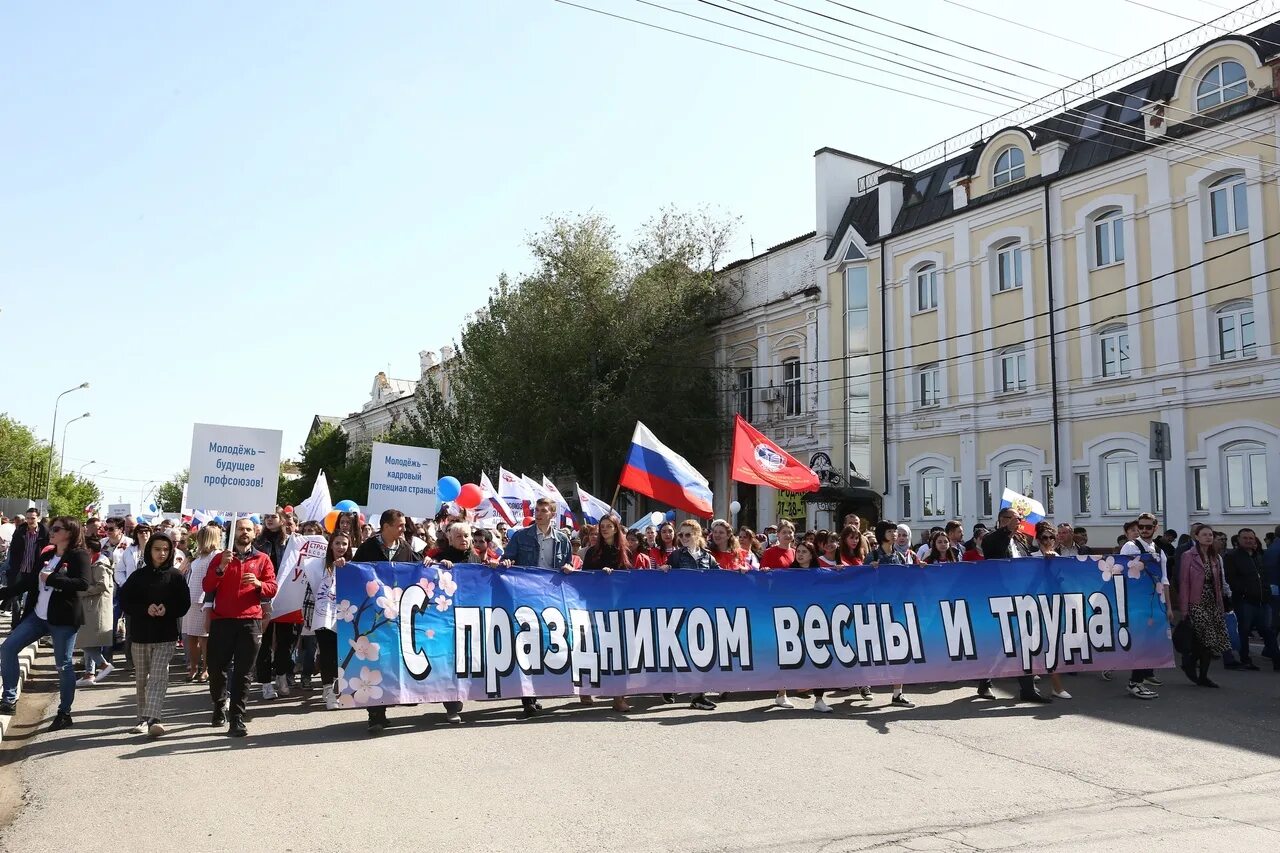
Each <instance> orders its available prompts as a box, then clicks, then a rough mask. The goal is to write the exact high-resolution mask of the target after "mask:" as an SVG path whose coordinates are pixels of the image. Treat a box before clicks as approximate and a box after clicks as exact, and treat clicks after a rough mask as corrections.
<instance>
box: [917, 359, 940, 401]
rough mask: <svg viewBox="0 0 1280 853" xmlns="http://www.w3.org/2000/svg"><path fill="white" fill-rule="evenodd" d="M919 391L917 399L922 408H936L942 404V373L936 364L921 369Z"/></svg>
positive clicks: (918, 378)
mask: <svg viewBox="0 0 1280 853" xmlns="http://www.w3.org/2000/svg"><path fill="white" fill-rule="evenodd" d="M917 389H918V391H919V393H918V395H917V397H916V399H917V400H919V401H920V405H921V406H936V405H938V404H939V403H940V402H942V371H941V369H939V367H938V365H937V363H936V362H935V363H933V364H926V365H925V366H924V367H922V368H920V373H919V375H918V377H917Z"/></svg>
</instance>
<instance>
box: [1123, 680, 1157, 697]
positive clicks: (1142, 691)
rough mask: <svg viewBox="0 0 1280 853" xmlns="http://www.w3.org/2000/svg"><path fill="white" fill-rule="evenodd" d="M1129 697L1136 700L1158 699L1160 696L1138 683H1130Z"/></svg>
mask: <svg viewBox="0 0 1280 853" xmlns="http://www.w3.org/2000/svg"><path fill="white" fill-rule="evenodd" d="M1129 695H1130V696H1132V697H1133V698H1134V699H1158V698H1160V694H1159V693H1157V692H1155V691H1154V690H1151V689H1150V688H1148V687H1144V686H1142V685H1141V684H1138V683H1137V682H1133V681H1130V682H1129Z"/></svg>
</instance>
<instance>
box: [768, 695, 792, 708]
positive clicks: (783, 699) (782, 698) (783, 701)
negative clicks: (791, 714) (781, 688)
mask: <svg viewBox="0 0 1280 853" xmlns="http://www.w3.org/2000/svg"><path fill="white" fill-rule="evenodd" d="M773 704H775V705H777V706H778V707H779V708H794V707H795V705H792V704H791V700H790V699H788V698H787V694H785V693H779V694H778V698H777V699H774V700H773Z"/></svg>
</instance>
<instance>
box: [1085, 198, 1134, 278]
mask: <svg viewBox="0 0 1280 853" xmlns="http://www.w3.org/2000/svg"><path fill="white" fill-rule="evenodd" d="M1092 244H1093V245H1092V246H1091V247H1090V248H1091V249H1092V252H1093V268H1094V269H1096V270H1099V269H1105V268H1106V267H1113V266H1117V265H1119V264H1123V263H1124V260H1125V246H1124V214H1123V211H1121V210H1120V208H1118V207H1113V208H1111V209H1109V210H1104V211H1102V212H1101V213H1098V214H1097V215H1095V216H1094V217H1093V241H1092ZM1104 249H1105V257H1104Z"/></svg>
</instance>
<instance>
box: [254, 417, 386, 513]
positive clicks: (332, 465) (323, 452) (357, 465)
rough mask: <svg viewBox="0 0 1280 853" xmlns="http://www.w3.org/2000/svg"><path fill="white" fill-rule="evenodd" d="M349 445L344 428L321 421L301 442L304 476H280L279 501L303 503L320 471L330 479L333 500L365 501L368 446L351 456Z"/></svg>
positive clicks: (299, 468) (367, 485)
mask: <svg viewBox="0 0 1280 853" xmlns="http://www.w3.org/2000/svg"><path fill="white" fill-rule="evenodd" d="M348 447H349V445H348V442H347V434H346V433H345V432H343V431H342V430H341V429H340V428H339V427H337V426H334V425H333V424H322V425H321V426H320V428H319V429H318V430H316V431H315V432H314V433H312V434H311V435H310V436H308V437H307V441H306V443H305V444H303V445H302V455H301V457H300V458H299V460H298V462H297V465H298V470H299V471H300V472H301V473H302V476H301V477H299V478H297V479H295V480H287V479H285V478H284V476H283V475H282V476H281V477H280V486H279V492H278V496H277V498H276V501H277V503H279V504H280V505H281V506H289V505H292V506H297V505H298V504H300V503H302V502H303V501H304V500H306V499H307V498H308V497H310V496H311V490H312V488H314V487H315V483H316V476H317V475H318V474H319V473H320V472H321V471H324V474H325V477H326V478H327V479H328V481H329V491H330V494H331V495H332V496H333V502H334V503H337V502H338V501H340V500H343V499H345V498H350V499H351V500H354V501H356V502H358V503H361V504H363V503H365V502H366V501H367V500H368V496H369V461H370V454H369V450H368V449H367V448H366V449H362V450H358V451H357V452H356V453H355V454H353V455H352V458H351V459H350V460H348V459H347V451H348Z"/></svg>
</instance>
